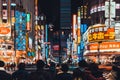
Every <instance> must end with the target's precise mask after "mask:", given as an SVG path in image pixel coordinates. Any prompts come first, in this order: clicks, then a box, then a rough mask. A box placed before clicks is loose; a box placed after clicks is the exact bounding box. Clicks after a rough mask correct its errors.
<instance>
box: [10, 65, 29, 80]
mask: <svg viewBox="0 0 120 80" xmlns="http://www.w3.org/2000/svg"><path fill="white" fill-rule="evenodd" d="M28 76H29V74H28V72H27V71H26V70H25V63H19V64H18V70H16V71H15V72H14V73H13V74H12V79H13V80H28Z"/></svg>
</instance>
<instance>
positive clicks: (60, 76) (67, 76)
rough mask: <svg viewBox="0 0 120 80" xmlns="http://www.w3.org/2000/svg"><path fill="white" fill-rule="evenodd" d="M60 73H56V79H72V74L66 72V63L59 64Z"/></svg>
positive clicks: (67, 67) (67, 68)
mask: <svg viewBox="0 0 120 80" xmlns="http://www.w3.org/2000/svg"><path fill="white" fill-rule="evenodd" d="M61 70H62V73H60V74H57V75H56V80H72V74H70V73H68V70H69V66H68V65H67V64H62V65H61Z"/></svg>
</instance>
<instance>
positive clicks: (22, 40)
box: [15, 11, 26, 50]
mask: <svg viewBox="0 0 120 80" xmlns="http://www.w3.org/2000/svg"><path fill="white" fill-rule="evenodd" d="M15 18H16V22H15V32H16V35H15V49H16V50H26V32H25V31H26V13H24V12H20V11H15Z"/></svg>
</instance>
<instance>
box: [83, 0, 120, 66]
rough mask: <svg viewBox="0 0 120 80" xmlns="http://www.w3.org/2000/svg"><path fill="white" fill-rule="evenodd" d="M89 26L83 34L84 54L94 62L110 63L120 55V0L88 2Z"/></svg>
mask: <svg viewBox="0 0 120 80" xmlns="http://www.w3.org/2000/svg"><path fill="white" fill-rule="evenodd" d="M88 4H89V5H87V6H88V15H87V17H88V18H89V21H90V24H89V28H88V29H87V31H86V32H85V33H84V35H83V40H84V45H85V49H84V56H85V57H86V58H87V59H91V60H92V61H93V62H100V63H101V64H108V63H111V62H112V59H111V58H112V57H113V56H115V55H120V51H119V49H120V47H119V42H120V37H119V36H118V35H120V33H119V29H120V28H119V27H120V25H119V24H120V14H119V13H120V1H119V0H110V1H109V0H98V1H96V0H92V1H89V2H88Z"/></svg>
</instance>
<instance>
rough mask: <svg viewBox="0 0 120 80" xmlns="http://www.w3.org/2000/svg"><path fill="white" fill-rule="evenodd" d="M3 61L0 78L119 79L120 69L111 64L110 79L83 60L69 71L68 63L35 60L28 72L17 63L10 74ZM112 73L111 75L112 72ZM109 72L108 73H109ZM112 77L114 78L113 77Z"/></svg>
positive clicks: (20, 79)
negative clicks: (32, 68) (15, 68)
mask: <svg viewBox="0 0 120 80" xmlns="http://www.w3.org/2000/svg"><path fill="white" fill-rule="evenodd" d="M4 66H5V63H4V62H3V61H0V80H120V78H119V76H120V69H119V67H117V66H113V70H112V71H111V75H109V76H112V78H111V79H105V77H104V76H103V71H102V70H100V69H99V68H98V65H97V64H95V63H87V62H86V61H85V60H82V61H80V62H78V67H77V68H75V69H74V70H73V71H70V72H69V64H67V63H62V64H55V63H54V62H50V63H49V65H48V64H45V62H44V61H43V60H38V61H37V62H36V68H37V69H36V70H35V71H33V72H31V73H28V71H27V70H26V69H25V63H19V64H18V65H17V67H18V68H17V70H15V71H14V72H13V73H12V74H9V73H7V72H6V71H5V68H4ZM113 72H114V74H113V75H112V73H113ZM109 74H110V73H109ZM113 77H114V78H113Z"/></svg>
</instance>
